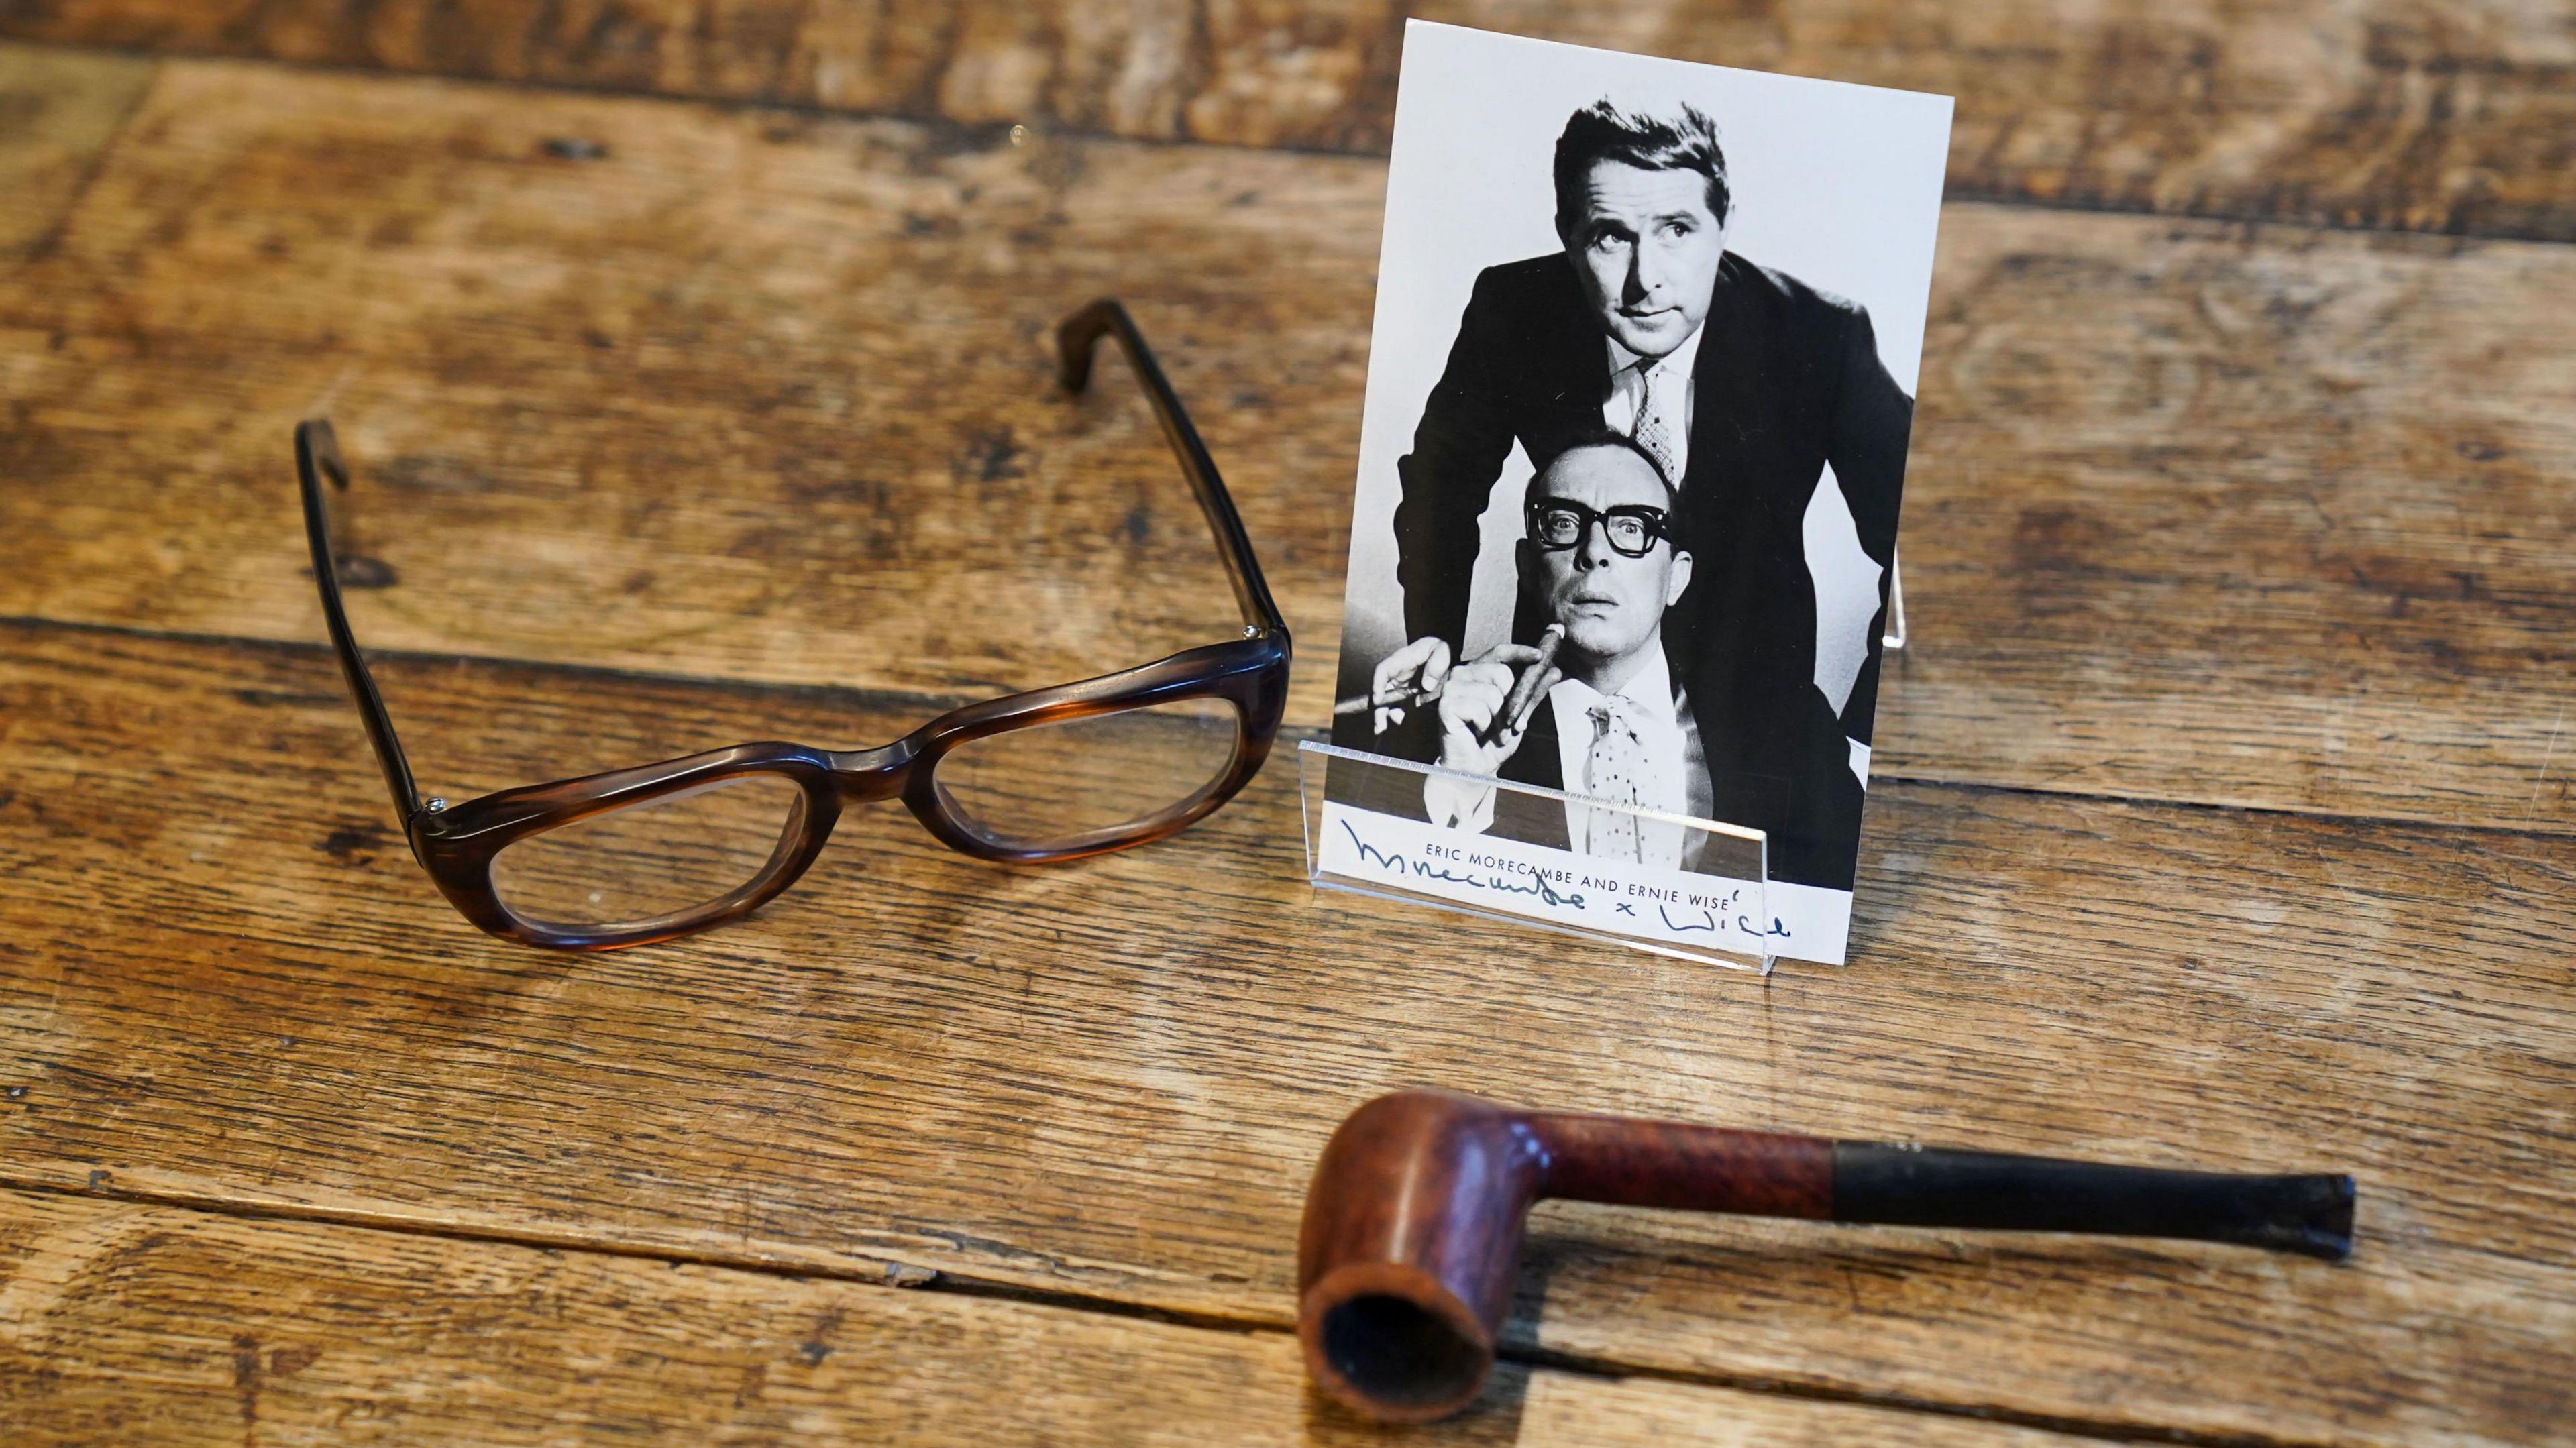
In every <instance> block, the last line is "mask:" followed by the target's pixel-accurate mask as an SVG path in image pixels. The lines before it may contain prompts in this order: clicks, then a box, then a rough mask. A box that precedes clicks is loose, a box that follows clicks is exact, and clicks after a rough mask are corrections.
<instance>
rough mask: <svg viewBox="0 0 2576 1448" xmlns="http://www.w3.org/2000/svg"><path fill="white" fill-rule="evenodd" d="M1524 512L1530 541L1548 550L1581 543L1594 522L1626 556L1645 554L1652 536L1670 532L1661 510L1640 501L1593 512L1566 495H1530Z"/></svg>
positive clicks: (1637, 556)
mask: <svg viewBox="0 0 2576 1448" xmlns="http://www.w3.org/2000/svg"><path fill="white" fill-rule="evenodd" d="M1528 512H1529V536H1530V541H1531V542H1533V543H1536V544H1537V545H1538V546H1540V547H1541V548H1544V549H1546V550H1548V551H1549V552H1551V553H1556V552H1562V551H1563V550H1565V549H1568V548H1572V547H1575V546H1576V545H1578V544H1580V543H1582V541H1583V535H1584V534H1585V533H1586V532H1589V531H1590V530H1591V528H1592V525H1593V524H1595V523H1598V524H1600V525H1601V536H1602V537H1604V538H1606V539H1608V540H1609V541H1610V546H1611V548H1612V549H1614V550H1616V551H1617V552H1619V553H1621V554H1623V555H1625V556H1627V557H1630V558H1643V557H1645V556H1646V555H1647V554H1648V553H1650V552H1652V551H1653V550H1654V547H1655V543H1656V540H1658V539H1661V538H1665V537H1668V536H1670V534H1669V531H1668V530H1669V528H1670V523H1669V522H1668V520H1667V519H1666V517H1665V515H1664V510H1663V509H1661V508H1653V507H1648V506H1647V505H1645V504H1643V503H1621V504H1619V505H1618V506H1617V507H1614V508H1606V509H1604V510H1602V511H1601V512H1598V513H1596V512H1594V511H1592V510H1591V509H1590V508H1587V507H1585V506H1583V505H1582V504H1581V503H1577V502H1574V501H1573V500H1571V499H1568V498H1532V499H1530V500H1529V509H1528Z"/></svg>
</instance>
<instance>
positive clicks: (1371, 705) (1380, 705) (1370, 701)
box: [1333, 689, 1440, 719]
mask: <svg viewBox="0 0 2576 1448" xmlns="http://www.w3.org/2000/svg"><path fill="white" fill-rule="evenodd" d="M1439 697H1440V691H1439V690H1438V689H1392V690H1389V691H1388V692H1386V693H1383V694H1353V695H1352V696H1350V697H1349V698H1347V699H1338V700H1335V701H1334V703H1333V717H1334V718H1336V719H1340V718H1344V717H1346V716H1348V715H1352V714H1366V713H1368V712H1369V711H1370V710H1372V709H1419V708H1421V707H1422V706H1423V705H1425V704H1429V703H1433V702H1435V701H1437V700H1438V699H1439Z"/></svg>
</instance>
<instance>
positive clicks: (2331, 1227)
mask: <svg viewBox="0 0 2576 1448" xmlns="http://www.w3.org/2000/svg"><path fill="white" fill-rule="evenodd" d="M1545 1197H1559V1198H1564V1199H1567V1200H1572V1201H1580V1202H1609V1203H1613V1204H1616V1205H1620V1206H1631V1207H1676V1208H1682V1209H1685V1210H1695V1211H1704V1212H1741V1213H1746V1214H1749V1215H1753V1216H1762V1217H1806V1218H1811V1219H1815V1220H1820V1221H1836V1222H1883V1223H1896V1224H1901V1225H1909V1226H1923V1227H1995V1228H2006V1229H2016V1230H2021V1231H2037V1232H2090V1233H2101V1234H2108V1235H2113V1236H2127V1237H2180V1238H2189V1239H2193V1240H2197V1241H2203V1242H2233V1243H2239V1244H2242V1245H2244V1246H2248V1247H2268V1248H2271V1249H2273V1250H2274V1251H2280V1252H2300V1253H2305V1254H2307V1255H2308V1256H2311V1257H2323V1258H2326V1259H2327V1260H2329V1261H2340V1260H2342V1258H2343V1257H2345V1256H2346V1255H2347V1254H2349V1253H2350V1252H2351V1251H2352V1200H2353V1192H2352V1178H2351V1177H2348V1176H2251V1175H2239V1174H2234V1173H2223V1172H2199V1171H2169V1170H2165V1169H2163V1168H2160V1167H2141V1166H2102V1165H2097V1164H2095V1163H2092V1162H2079V1161H2060V1160H2056V1159H2054V1158H2050V1157H2041V1156H2011V1155H2006V1154H2003V1153H1999V1152H1986V1151H1948V1150H1942V1149H1939V1148H1924V1147H1910V1146H1880V1145H1875V1144H1872V1143H1868V1142H1853V1141H1826V1140H1822V1139H1820V1138H1817V1137H1812V1136H1784V1135H1776V1134H1774V1133H1771V1132H1763V1131H1735V1130H1729V1129H1727V1128H1725V1127H1717V1126H1693V1125H1688V1124H1686V1123H1683V1122H1678V1121H1643V1120H1637V1119H1633V1118H1627V1117H1617V1116H1573V1115H1565V1114H1560V1113H1557V1112H1547V1111H1523V1110H1520V1109H1518V1108H1515V1107H1510V1106H1503V1105H1500V1104H1498V1103H1495V1102H1491V1101H1486V1100H1484V1099H1482V1098H1480V1097H1475V1096H1462V1095H1457V1094H1454V1093H1451V1092H1447V1091H1399V1092H1396V1093H1395V1094H1393V1095H1390V1096H1381V1097H1379V1098H1377V1099H1376V1100H1374V1101H1371V1102H1369V1103H1368V1104H1367V1105H1365V1106H1362V1107H1361V1108H1360V1109H1359V1110H1357V1111H1354V1112H1352V1113H1351V1115H1350V1118H1349V1119H1348V1120H1346V1121H1344V1122H1343V1123H1342V1125H1341V1129H1340V1130H1338V1131H1336V1132H1334V1133H1333V1139H1332V1141H1331V1142H1329V1143H1328V1144H1327V1145H1326V1146H1325V1147H1324V1155H1323V1159H1322V1160H1320V1161H1318V1162H1317V1163H1316V1165H1315V1179H1314V1183H1313V1184H1312V1185H1311V1186H1309V1187H1308V1188H1307V1191H1306V1221H1305V1226H1304V1228H1303V1230H1302V1231H1300V1233H1299V1234H1298V1241H1297V1336H1298V1337H1299V1339H1300V1340H1302V1341H1303V1342H1304V1344H1305V1348H1306V1369H1307V1371H1308V1372H1309V1373H1311V1374H1313V1376H1314V1378H1315V1381H1316V1382H1317V1383H1318V1384H1320V1385H1322V1387H1323V1388H1324V1390H1325V1391H1326V1392H1328V1393H1330V1394H1332V1395H1333V1396H1334V1397H1335V1398H1338V1399H1340V1400H1341V1401H1342V1402H1343V1403H1345V1404H1347V1405H1349V1406H1350V1407H1352V1408H1354V1409H1356V1410H1358V1411H1359V1412H1362V1413H1365V1414H1367V1415H1369V1416H1371V1417H1375V1418H1384V1419H1390V1420H1395V1421H1412V1422H1423V1421H1428V1420H1430V1419H1433V1418H1442V1417H1446V1416H1448V1415H1449V1414H1451V1413H1454V1412H1456V1411H1458V1410H1459V1409H1460V1408H1463V1407H1465V1406H1466V1405H1467V1403H1468V1402H1469V1401H1470V1400H1471V1399H1473V1398H1474V1397H1475V1396H1476V1394H1477V1392H1478V1390H1480V1389H1481V1388H1482V1387H1483V1386H1484V1383H1485V1375H1486V1373H1487V1372H1488V1371H1490V1370H1491V1369H1492V1367H1493V1364H1494V1338H1495V1334H1496V1332H1497V1331H1498V1330H1499V1329H1500V1328H1501V1326H1502V1320H1503V1313H1504V1311H1505V1310H1506V1309H1507V1308H1508V1307H1509V1306H1510V1305H1511V1297H1512V1278H1513V1275H1514V1273H1515V1271H1516V1270H1517V1268H1518V1266H1519V1258H1520V1250H1521V1231H1522V1227H1523V1224H1524V1222H1525V1221H1526V1219H1527V1218H1528V1215H1529V1209H1530V1204H1531V1203H1532V1202H1535V1201H1538V1200H1540V1199H1541V1198H1545Z"/></svg>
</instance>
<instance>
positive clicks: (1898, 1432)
mask: <svg viewBox="0 0 2576 1448" xmlns="http://www.w3.org/2000/svg"><path fill="white" fill-rule="evenodd" d="M0 1403H5V1404H7V1405H8V1418H9V1426H10V1430H11V1431H10V1442H11V1443H12V1444H13V1445H17V1448H45V1445H58V1444H59V1445H73V1444H81V1445H89V1444H99V1443H107V1442H114V1443H118V1444H122V1445H127V1448H147V1445H162V1444H170V1445H177V1444H199V1443H223V1444H226V1445H231V1444H236V1443H255V1444H260V1445H267V1448H284V1445H289V1444H299V1443H312V1444H324V1443H328V1444H346V1443H377V1442H385V1443H411V1444H421V1443H437V1442H448V1443H476V1444H488V1445H496V1448H497V1445H508V1444H523V1443H525V1444H536V1443H563V1442H569V1441H575V1440H584V1439H590V1438H597V1437H614V1438H616V1439H617V1441H620V1442H627V1443H659V1444H673V1445H690V1448H695V1445H699V1444H706V1443H726V1444H761V1443H779V1444H785V1443H798V1444H805V1443H815V1442H828V1443H867V1444H922V1445H929V1444H973V1445H978V1448H981V1445H989V1444H996V1443H1050V1444H1066V1445H1073V1444H1099V1445H1104V1448H1106V1445H1120V1448H1124V1445H1153V1444H1167V1445H1195V1444H1315V1445H1325V1444H1358V1443H1381V1442H1395V1441H1401V1442H1406V1443H1424V1444H1453V1443H1454V1444H1482V1443H1490V1444H1513V1443H1518V1444H1524V1445H1530V1448H1537V1445H1541V1444H1550V1443H1565V1444H1578V1443H1579V1444H1601V1445H1636V1448H1653V1445H1657V1444H1663V1443H1669V1442H1671V1441H1673V1440H1672V1438H1671V1437H1670V1436H1668V1435H1670V1434H1672V1433H1674V1432H1676V1431H1688V1432H1689V1433H1690V1434H1691V1437H1690V1441H1692V1442H1696V1443H1705V1444H1712V1445H1721V1448H1722V1445H1735V1444H1742V1445H1748V1448H1749V1445H1752V1444H1757V1443H1758V1444H1792V1445H1815V1448H1824V1445H1867V1444H1877V1443H1885V1442H1889V1441H1891V1440H1892V1439H1899V1438H1901V1439H1902V1440H1903V1441H1905V1442H1908V1443H1923V1444H1929V1445H1934V1448H1972V1445H1991V1448H2055V1445H2066V1444H2072V1443H2076V1442H2080V1441H2082V1440H2079V1439H2075V1438H2069V1437H2065V1436H2061V1435H2059V1434H2054V1433H2046V1432H2040V1431H2036V1430H2032V1429H2027V1428H2012V1427H2001V1426H1996V1425H1992V1424H1985V1423H1974V1422H1969V1421H1966V1420H1964V1419H1957V1418H1937V1417H1927V1416H1925V1415H1922V1414H1919V1413H1900V1412H1894V1411H1890V1410H1887V1409H1882V1408H1873V1407H1867V1406H1860V1405H1853V1404H1842V1403H1823V1402H1806V1401H1799V1400H1796V1399H1791V1398H1783V1397H1778V1396H1773V1395H1767V1394H1755V1393H1746V1392H1734V1391H1728V1390H1725V1389H1721V1388H1709V1387H1700V1386H1694V1385H1687V1384H1677V1383H1623V1382H1616V1381H1609V1380H1605V1379H1602V1378H1598V1377H1592V1376H1587V1375H1583V1374H1577V1373H1568V1372H1561V1371H1550V1370H1545V1369H1542V1370H1538V1371H1531V1370H1529V1369H1526V1368H1519V1367H1513V1366H1509V1365H1507V1366H1505V1367H1504V1368H1503V1370H1502V1371H1501V1372H1500V1373H1499V1374H1498V1375H1497V1381H1496V1383H1495V1384H1494V1385H1493V1386H1492V1387H1491V1388H1490V1389H1489V1390H1488V1392H1487V1394H1486V1396H1485V1398H1484V1399H1483V1400H1482V1401H1481V1402H1480V1404H1479V1406H1478V1411H1477V1412H1476V1413H1475V1415H1474V1416H1471V1417H1468V1418H1465V1419H1462V1420H1459V1421H1457V1422H1454V1423H1451V1424H1447V1425H1443V1426H1442V1427H1439V1428H1435V1429H1430V1430H1421V1429H1417V1430H1414V1431H1412V1432H1410V1433H1406V1434H1402V1435H1394V1434H1389V1433H1387V1432H1385V1431H1383V1430H1378V1429H1374V1428H1372V1427H1371V1426H1369V1425H1367V1424H1364V1423H1362V1422H1360V1421H1359V1420H1357V1419H1355V1418H1352V1417H1350V1416H1348V1415H1347V1414H1344V1413H1342V1412H1341V1411H1340V1410H1338V1409H1337V1408H1335V1407H1333V1406H1332V1405H1331V1404H1329V1403H1327V1402H1324V1401H1322V1400H1321V1399H1318V1398H1313V1397H1310V1396H1309V1395H1308V1394H1307V1393H1306V1391H1305V1390H1304V1388H1303V1385H1302V1370H1301V1368H1300V1366H1299V1363H1298V1360H1297V1354H1296V1351H1295V1346H1294V1344H1293V1343H1292V1342H1291V1341H1290V1340H1288V1339H1287V1338H1285V1337H1283V1336H1281V1335H1279V1334H1276V1333H1268V1332H1254V1333H1243V1332H1229V1331H1223V1330H1211V1329H1207V1328H1200V1327H1188V1326H1181V1325H1177V1324H1171V1323H1163V1322H1150V1321H1141V1320H1138V1319H1134V1318H1124V1317H1113V1316H1106V1315H1102V1314H1099V1313H1091V1312H1082V1311H1078V1310H1074V1309H1069V1308H1063V1307H1052V1306H1036V1305H1031V1304H1027V1303H1020V1302H1010V1301H994V1300H989V1299H981V1298H974V1297H965V1296H959V1295H956V1294H952V1293H942V1292H913V1291H898V1290H889V1289H887V1288H883V1287H870V1286H864V1285H860V1284H856V1283H850V1282H838V1281H829V1280H817V1279H811V1278H796V1277H780V1276H777V1275H774V1274H768V1273H752V1272H744V1271H738V1270H728V1269H725V1268H713V1267H704V1266H699V1265H695V1264H690V1263H665V1262H648V1261H637V1260H633V1259H628V1258H619V1257H604V1256H599V1255H595V1254H591V1253H583V1252H556V1251H545V1250H538V1249H532V1248H527V1247H518V1246H508V1245H501V1244H494V1243H487V1242H457V1241H445V1240H439V1239H434V1238H421V1237H410V1236H403V1235H398V1234H392V1233H385V1232H371V1231H364V1230H355V1229H351V1228H346V1227H332V1226H320V1225H313V1224H307V1223H287V1222H261V1221H244V1220H240V1219H237V1218H230V1217H224V1216H215V1215H209V1214H206V1213H202V1212H194V1211H184V1210H176V1209H172V1208H169V1207H160V1206H144V1205H136V1204H132V1203H122V1202H114V1201H103V1200H95V1199H82V1198H77V1197H66V1196H59V1195H52V1194H41V1193H27V1192H0Z"/></svg>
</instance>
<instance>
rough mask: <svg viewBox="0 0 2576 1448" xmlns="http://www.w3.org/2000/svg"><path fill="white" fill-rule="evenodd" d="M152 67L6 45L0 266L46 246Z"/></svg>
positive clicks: (0, 90)
mask: <svg viewBox="0 0 2576 1448" xmlns="http://www.w3.org/2000/svg"><path fill="white" fill-rule="evenodd" d="M152 71H153V63H152V62H150V61H148V60H138V59H134V58H131V57H128V56H121V55H84V54H79V53H76V52H64V51H57V50H39V49H36V48H34V47H32V46H24V45H6V46H0V196H6V197H8V198H9V204H8V205H7V206H6V207H0V271H5V270H6V269H7V268H8V267H9V266H10V265H12V264H14V263H17V262H21V261H24V260H26V258H27V257H28V256H30V255H31V254H33V253H35V252H36V251H38V250H40V249H42V248H43V247H44V246H45V245H46V244H47V242H48V240H49V238H51V237H52V236H53V234H54V228H55V227H56V225H58V224H59V223H60V222H61V220H62V216H63V212H64V210H65V209H66V208H68V207H69V206H70V205H71V203H72V198H73V197H74V196H76V195H77V194H79V191H80V187H81V183H82V182H83V181H85V180H87V179H88V178H89V175H90V172H91V170H92V168H94V167H95V166H96V165H97V164H98V159H99V154H100V153H101V152H103V151H105V150H106V149H107V143H108V141H109V139H110V138H112V137H113V136H114V135H115V134H116V128H117V127H118V126H119V125H121V124H122V123H123V122H124V120H125V117H126V116H127V114H128V113H129V112H131V111H132V110H133V109H134V104H135V102H136V101H137V100H139V99H141V98H142V95H143V87H144V85H145V83H146V82H148V81H149V80H150V79H151V78H152Z"/></svg>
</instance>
